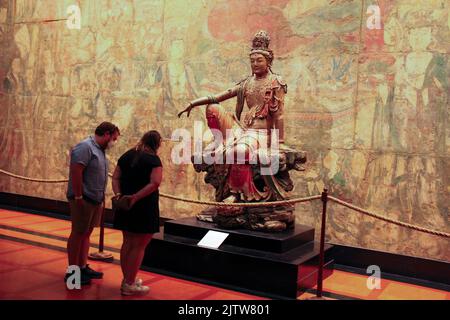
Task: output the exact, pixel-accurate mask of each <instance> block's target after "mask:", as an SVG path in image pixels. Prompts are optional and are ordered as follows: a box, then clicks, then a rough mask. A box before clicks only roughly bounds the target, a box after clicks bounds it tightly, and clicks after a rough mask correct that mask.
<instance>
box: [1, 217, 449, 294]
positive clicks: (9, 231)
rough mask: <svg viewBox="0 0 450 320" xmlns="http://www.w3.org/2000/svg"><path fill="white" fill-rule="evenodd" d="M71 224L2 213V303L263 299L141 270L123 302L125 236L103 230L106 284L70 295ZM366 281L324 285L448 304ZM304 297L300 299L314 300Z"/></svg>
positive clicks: (415, 289)
mask: <svg viewBox="0 0 450 320" xmlns="http://www.w3.org/2000/svg"><path fill="white" fill-rule="evenodd" d="M69 233H70V222H69V221H66V220H60V219H55V218H50V217H46V216H41V215H35V214H28V213H22V212H16V211H9V210H3V209H0V299H26V300H29V299H39V300H42V299H51V300H53V299H55V300H65V299H94V300H95V299H106V300H110V299H111V300H112V299H157V300H158V299H159V300H166V299H171V300H178V299H183V300H223V299H226V300H231V299H232V300H248V299H265V298H263V297H258V296H254V295H249V294H245V293H241V292H236V291H231V290H226V289H223V288H218V287H214V286H209V285H205V284H200V283H196V282H191V281H186V280H182V279H177V278H173V277H168V276H164V275H160V274H156V273H152V272H146V271H140V272H139V275H138V276H139V277H140V278H142V279H143V281H144V284H145V285H148V286H149V287H150V293H149V294H148V295H146V296H143V297H122V296H121V295H120V292H119V286H120V282H121V280H122V274H121V270H120V266H119V265H118V261H119V248H120V245H121V242H122V235H121V233H120V232H119V231H117V230H114V229H105V246H106V247H105V251H107V252H110V253H112V254H113V255H114V257H115V261H116V262H115V263H103V262H94V261H90V262H89V263H90V265H91V266H92V267H93V268H94V269H96V270H99V271H102V272H104V274H105V275H104V279H102V280H92V284H91V285H89V286H86V287H83V289H82V290H67V289H66V287H65V284H64V282H63V276H64V272H65V270H66V268H67V256H66V253H65V250H66V249H65V248H66V240H67V237H68V235H69ZM98 233H99V230H98V229H96V230H95V231H94V233H93V235H92V237H91V242H92V244H91V246H92V248H91V252H92V251H93V252H95V251H97V248H96V247H97V244H98V236H99V235H98ZM366 282H367V276H364V275H359V274H354V273H349V272H344V271H339V270H335V271H334V273H333V274H332V275H331V276H330V277H329V278H327V279H326V280H325V281H324V291H325V294H324V295H325V296H326V297H328V299H370V300H380V299H381V300H384V299H407V300H409V299H413V300H418V299H432V300H450V292H447V291H442V290H436V289H432V288H428V287H423V286H418V285H412V284H408V283H402V282H398V281H392V280H387V279H382V281H381V288H380V289H375V290H369V289H368V288H367V285H366ZM312 296H313V294H312V293H303V294H302V295H300V296H299V297H298V299H299V300H302V299H307V298H310V297H312Z"/></svg>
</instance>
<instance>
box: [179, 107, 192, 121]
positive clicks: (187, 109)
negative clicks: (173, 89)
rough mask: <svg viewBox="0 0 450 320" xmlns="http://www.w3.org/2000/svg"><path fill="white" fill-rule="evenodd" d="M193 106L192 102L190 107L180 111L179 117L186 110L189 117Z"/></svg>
mask: <svg viewBox="0 0 450 320" xmlns="http://www.w3.org/2000/svg"><path fill="white" fill-rule="evenodd" d="M192 108H194V107H193V106H192V105H191V104H189V105H188V107H187V108H186V109H184V110H183V111H181V112H180V113H178V118H180V117H181V115H182V114H183V113H185V112H187V117H188V118H189V115H190V114H191V110H192Z"/></svg>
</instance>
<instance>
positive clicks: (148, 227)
mask: <svg viewBox="0 0 450 320" xmlns="http://www.w3.org/2000/svg"><path fill="white" fill-rule="evenodd" d="M160 145H161V135H160V134H159V133H158V131H155V130H152V131H149V132H147V133H145V134H144V136H143V137H142V138H141V140H140V142H139V143H138V145H137V146H136V147H135V148H133V149H131V150H128V151H127V152H125V153H124V154H123V155H122V156H121V157H120V158H119V161H118V162H117V166H116V169H115V170H114V175H113V181H112V184H113V191H114V194H115V198H116V199H119V198H121V197H123V198H122V199H121V201H122V202H123V201H125V203H127V204H128V208H129V209H128V210H116V211H115V215H114V227H115V228H117V229H120V230H122V232H123V244H122V248H121V250H120V264H121V267H122V272H123V276H124V279H123V281H122V286H121V292H122V294H124V295H133V294H144V293H147V292H148V290H149V288H148V287H146V286H143V285H142V281H141V280H140V279H138V280H136V275H137V273H138V270H139V268H140V266H141V263H142V259H143V258H144V253H145V248H146V247H147V245H148V244H149V242H150V240H151V238H152V235H153V233H156V232H158V231H159V192H158V187H159V185H160V184H161V180H162V164H161V160H160V159H159V157H158V155H157V150H158V148H159V147H160Z"/></svg>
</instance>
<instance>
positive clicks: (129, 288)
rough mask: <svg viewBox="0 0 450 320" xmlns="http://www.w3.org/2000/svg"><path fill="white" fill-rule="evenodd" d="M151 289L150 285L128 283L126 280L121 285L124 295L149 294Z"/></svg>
mask: <svg viewBox="0 0 450 320" xmlns="http://www.w3.org/2000/svg"><path fill="white" fill-rule="evenodd" d="M149 290H150V288H149V287H147V286H143V285H138V284H137V283H134V284H127V283H126V282H123V283H122V286H121V287H120V292H121V293H122V295H124V296H134V295H144V294H147V293H148V291H149Z"/></svg>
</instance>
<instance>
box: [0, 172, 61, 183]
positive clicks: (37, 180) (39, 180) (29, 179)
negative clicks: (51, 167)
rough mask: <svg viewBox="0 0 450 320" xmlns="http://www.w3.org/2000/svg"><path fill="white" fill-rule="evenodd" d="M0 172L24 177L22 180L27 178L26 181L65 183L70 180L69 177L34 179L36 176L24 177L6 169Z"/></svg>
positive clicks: (14, 176)
mask: <svg viewBox="0 0 450 320" xmlns="http://www.w3.org/2000/svg"><path fill="white" fill-rule="evenodd" d="M0 173H3V174H6V175H7V176H10V177H13V178H17V179H22V180H26V181H32V182H44V183H64V182H68V181H69V180H67V179H60V180H53V179H34V178H28V177H24V176H21V175H18V174H14V173H11V172H8V171H5V170H2V169H0Z"/></svg>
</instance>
